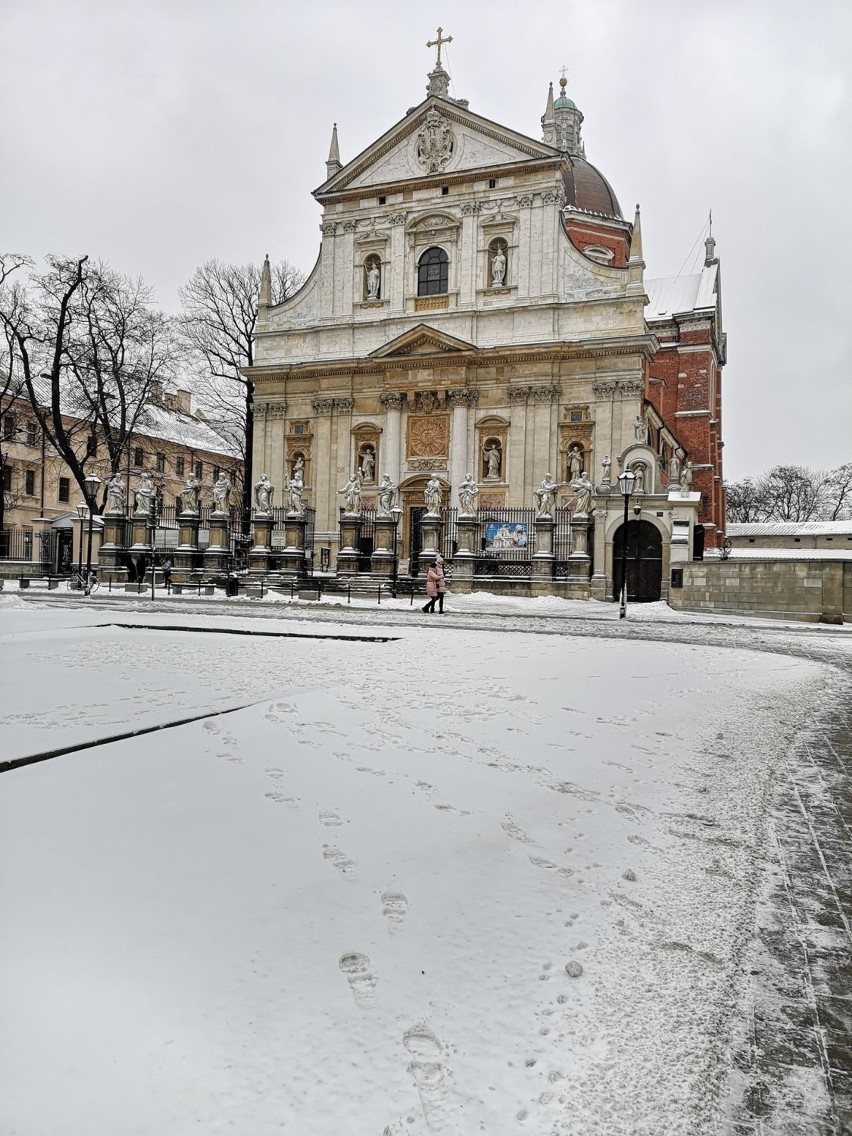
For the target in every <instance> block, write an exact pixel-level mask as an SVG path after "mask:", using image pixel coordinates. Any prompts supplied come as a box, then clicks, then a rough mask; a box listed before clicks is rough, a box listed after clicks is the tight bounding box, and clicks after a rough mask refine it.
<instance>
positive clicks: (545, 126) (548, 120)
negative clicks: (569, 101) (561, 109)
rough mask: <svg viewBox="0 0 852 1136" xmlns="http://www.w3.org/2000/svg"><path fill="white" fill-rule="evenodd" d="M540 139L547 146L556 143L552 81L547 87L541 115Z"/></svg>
mask: <svg viewBox="0 0 852 1136" xmlns="http://www.w3.org/2000/svg"><path fill="white" fill-rule="evenodd" d="M541 140H542V142H546V143H547V144H548V146H555V145H556V120H555V118H554V117H553V83H550V84H549V86H548V89H547V106H546V107H545V108H544V114H543V115H542V116H541Z"/></svg>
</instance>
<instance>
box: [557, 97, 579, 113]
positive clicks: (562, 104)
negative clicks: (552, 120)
mask: <svg viewBox="0 0 852 1136" xmlns="http://www.w3.org/2000/svg"><path fill="white" fill-rule="evenodd" d="M553 109H554V110H576V109H577V104H576V103H575V102H572V101H571V99H569V98H567V97H566V96H565V95H560V96H559V98H558V99H557V100H556V102H555V103H554V104H553Z"/></svg>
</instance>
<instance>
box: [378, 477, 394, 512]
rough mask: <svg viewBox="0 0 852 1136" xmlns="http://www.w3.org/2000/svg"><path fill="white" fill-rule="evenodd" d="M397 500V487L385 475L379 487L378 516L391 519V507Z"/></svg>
mask: <svg viewBox="0 0 852 1136" xmlns="http://www.w3.org/2000/svg"><path fill="white" fill-rule="evenodd" d="M398 499H399V487H398V486H397V485H394V483H393V482H392V481H391V479H390V476H389V475H388V474H387V473H386V474H385V475H384V477H383V478H382V482H381V485H380V486H379V516H380V517H391V516H393V507H394V505H395V504H396V503H397V500H398Z"/></svg>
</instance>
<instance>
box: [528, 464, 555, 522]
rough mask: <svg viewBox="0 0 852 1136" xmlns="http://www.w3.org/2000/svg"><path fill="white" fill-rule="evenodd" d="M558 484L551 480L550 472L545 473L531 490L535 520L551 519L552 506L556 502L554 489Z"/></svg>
mask: <svg viewBox="0 0 852 1136" xmlns="http://www.w3.org/2000/svg"><path fill="white" fill-rule="evenodd" d="M558 488H559V486H558V485H557V484H556V482H555V481H554V480H553V476H552V474H549V473H546V474H545V475H544V477H543V478H542V481H541V484H540V485H539V487H538V489H536V490H535V491H534V492H533V497H534V498H535V504H536V513H535V516H536V520H537V521H538V520H552V519H553V506H554V504H555V502H556V490H557V489H558Z"/></svg>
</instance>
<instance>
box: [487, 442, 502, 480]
mask: <svg viewBox="0 0 852 1136" xmlns="http://www.w3.org/2000/svg"><path fill="white" fill-rule="evenodd" d="M482 456H483V457H484V458H485V476H486V478H487V479H488V480H489V481H498V480H499V478H500V462H501V459H502V454H501V453H500V447H499V446H498V445H497V443H496V442H492V443H491V445H490V446H487V447H486V448H485V449H484V450H483V451H482Z"/></svg>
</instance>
